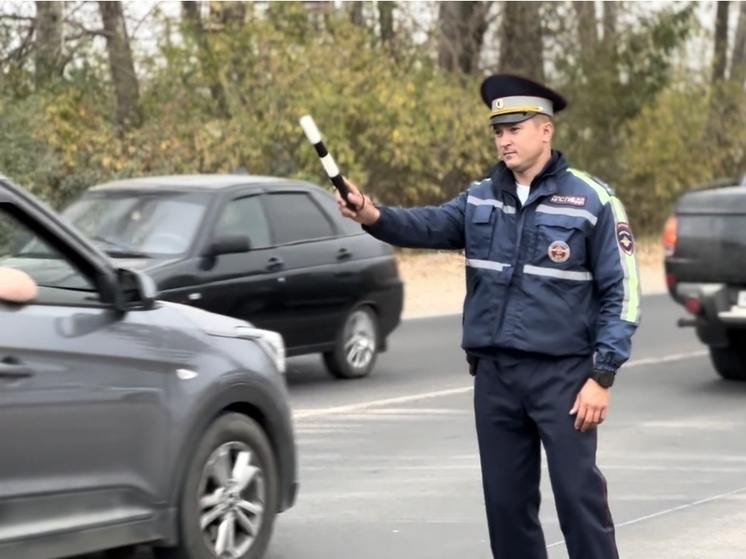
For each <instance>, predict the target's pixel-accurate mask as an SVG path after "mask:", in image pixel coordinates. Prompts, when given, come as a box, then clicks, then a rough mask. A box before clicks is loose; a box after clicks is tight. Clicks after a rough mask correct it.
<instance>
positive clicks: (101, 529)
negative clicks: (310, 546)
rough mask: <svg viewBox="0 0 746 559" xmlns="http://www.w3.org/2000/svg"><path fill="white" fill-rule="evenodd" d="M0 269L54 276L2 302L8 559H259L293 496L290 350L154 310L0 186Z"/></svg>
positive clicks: (0, 539)
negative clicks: (137, 549) (131, 552)
mask: <svg viewBox="0 0 746 559" xmlns="http://www.w3.org/2000/svg"><path fill="white" fill-rule="evenodd" d="M40 263H43V266H40V265H39V264H40ZM0 266H4V267H12V268H16V269H19V270H24V269H26V270H27V271H28V274H29V275H31V277H32V278H33V276H34V273H40V272H38V271H39V270H43V271H44V272H43V278H44V281H43V283H42V282H39V281H37V283H39V285H38V291H37V295H36V298H35V299H34V300H33V301H30V302H28V303H25V304H19V303H7V302H0V441H1V444H2V459H0V514H1V515H2V521H1V522H0V557H18V558H34V559H36V558H58V557H68V556H71V555H76V554H84V553H89V552H97V551H104V550H110V549H117V548H118V552H121V550H123V549H125V550H126V549H127V548H128V547H129V546H136V545H147V546H152V548H153V551H154V553H155V554H156V557H167V558H169V559H211V558H220V559H222V558H226V557H230V558H232V559H257V558H260V557H262V556H263V555H264V553H265V550H266V548H267V546H268V544H269V540H270V538H271V534H272V530H273V525H274V520H275V516H276V514H277V513H279V512H282V511H284V510H287V509H288V508H290V507H291V506H292V505H293V503H294V500H295V495H296V491H297V481H296V480H297V478H296V471H297V470H296V468H297V465H296V447H295V444H296V443H295V439H294V433H293V425H292V414H291V410H290V406H289V403H288V394H287V387H286V384H285V378H284V370H285V353H284V344H283V340H282V338H281V337H280V336H279V335H278V334H276V333H274V332H268V331H265V330H261V329H257V328H254V327H252V325H251V324H249V323H247V322H245V321H242V320H235V319H232V318H228V317H225V316H222V315H217V314H212V313H209V312H206V311H203V310H199V309H195V308H192V307H188V306H183V305H179V304H175V303H164V302H160V301H158V300H156V298H155V288H154V284H153V282H152V281H150V279H149V278H148V276H146V275H144V274H142V273H138V272H136V271H132V270H128V269H124V268H115V267H114V266H113V264H112V263H111V261H110V260H109V259H108V258H107V257H106V256H105V255H104V254H103V253H102V252H100V251H99V250H98V249H97V248H96V247H95V246H93V245H92V243H90V242H89V241H88V240H87V239H86V238H85V237H84V236H83V235H82V234H81V233H79V232H78V231H76V230H75V229H74V228H73V227H71V226H70V225H69V224H67V223H65V222H64V221H63V220H62V219H61V218H60V217H59V216H58V215H57V214H56V213H55V212H53V211H51V210H50V209H48V208H47V207H46V206H45V205H44V204H42V203H41V202H40V201H38V200H36V199H35V198H34V197H33V196H31V195H30V194H29V193H27V192H25V191H24V190H23V189H21V188H19V187H17V186H15V185H13V184H12V183H11V182H10V181H9V180H8V179H6V178H5V177H2V176H1V175H0ZM50 272H54V273H50ZM40 277H41V276H40Z"/></svg>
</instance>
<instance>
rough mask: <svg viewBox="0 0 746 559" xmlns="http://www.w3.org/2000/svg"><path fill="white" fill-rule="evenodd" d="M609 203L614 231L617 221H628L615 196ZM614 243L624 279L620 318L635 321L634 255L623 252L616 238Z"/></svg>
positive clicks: (637, 290) (637, 313)
mask: <svg viewBox="0 0 746 559" xmlns="http://www.w3.org/2000/svg"><path fill="white" fill-rule="evenodd" d="M610 203H611V209H612V210H613V212H612V213H613V215H614V231H616V227H617V225H618V224H619V223H629V222H628V221H627V213H626V212H625V211H624V207H623V206H622V203H621V202H620V201H619V199H618V198H617V197H616V196H613V197H612V198H611V202H610ZM615 237H616V236H615ZM614 243H615V244H616V245H617V253H618V254H619V261H620V264H621V266H622V270H623V271H624V280H623V281H622V284H623V285H624V300H623V301H622V312H621V318H622V320H626V321H627V322H637V321H638V320H639V318H640V278H639V277H638V275H637V262H636V261H635V255H634V254H627V253H626V252H624V250H622V247H621V246H619V243H618V242H617V239H616V238H614Z"/></svg>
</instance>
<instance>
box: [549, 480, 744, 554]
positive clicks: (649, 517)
mask: <svg viewBox="0 0 746 559" xmlns="http://www.w3.org/2000/svg"><path fill="white" fill-rule="evenodd" d="M744 492H746V487H741V488H739V489H734V490H733V491H728V492H727V493H720V494H719V495H713V496H712V497H706V498H704V499H700V500H698V501H693V502H691V503H686V504H684V505H679V506H678V507H671V508H670V509H665V510H662V511H658V512H654V513H653V514H647V515H645V516H640V517H638V518H633V519H632V520H627V521H626V522H622V523H620V524H615V525H614V528H616V529H619V528H622V527H624V526H630V525H631V524H637V523H639V522H644V521H645V520H652V519H653V518H657V517H659V516H664V515H666V514H671V513H672V512H678V511H680V510H686V509H690V508H692V507H696V506H698V505H704V504H706V503H711V502H713V501H720V500H722V499H727V498H728V497H735V496H739V495H740V494H741V493H744ZM563 543H565V540H560V541H558V542H554V543H550V544H549V545H548V546H547V549H549V548H550V547H556V546H558V545H562V544H563Z"/></svg>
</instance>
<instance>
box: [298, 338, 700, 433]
mask: <svg viewBox="0 0 746 559" xmlns="http://www.w3.org/2000/svg"><path fill="white" fill-rule="evenodd" d="M704 355H707V351H692V352H689V353H674V354H672V355H666V356H663V357H646V358H644V359H636V360H634V361H629V362H627V363H626V364H625V365H623V366H622V370H626V369H635V368H639V367H645V366H647V365H660V364H663V363H671V362H674V361H685V360H687V359H694V358H696V357H702V356H704ZM464 369H466V364H464ZM464 374H465V375H466V376H467V377H468V373H467V372H466V370H464ZM468 378H471V377H468ZM473 388H474V387H473V386H462V387H459V388H450V389H447V390H436V391H434V392H423V393H420V394H409V395H407V396H397V397H395V398H385V399H382V400H371V401H368V402H358V403H356V404H347V405H344V406H335V407H331V408H318V409H306V410H296V411H294V412H293V419H294V420H301V419H310V418H314V417H325V416H330V415H339V414H345V413H350V412H359V411H362V410H368V409H371V408H380V407H384V406H390V405H394V404H406V403H410V402H419V401H421V400H429V399H432V398H441V397H443V396H455V395H457V394H465V393H467V392H470V391H472V390H473Z"/></svg>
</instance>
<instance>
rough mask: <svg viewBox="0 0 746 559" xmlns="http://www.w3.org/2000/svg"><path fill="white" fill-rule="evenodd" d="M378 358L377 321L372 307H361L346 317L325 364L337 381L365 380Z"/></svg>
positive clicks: (326, 355)
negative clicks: (338, 379) (339, 379)
mask: <svg viewBox="0 0 746 559" xmlns="http://www.w3.org/2000/svg"><path fill="white" fill-rule="evenodd" d="M377 357H378V319H377V317H376V315H375V313H374V312H373V310H372V309H370V308H369V307H359V308H357V309H355V310H354V311H352V312H351V313H350V315H349V316H348V317H347V320H346V321H345V323H344V325H343V326H342V328H341V330H340V331H339V333H338V334H337V339H336V342H335V347H334V350H333V351H330V352H328V353H325V354H324V363H325V365H326V368H327V369H328V370H329V372H330V373H331V374H332V375H333V376H335V377H337V378H342V379H353V378H362V377H364V376H367V375H368V374H369V373H370V372H371V371H372V370H373V367H374V365H375V363H376V359H377Z"/></svg>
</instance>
